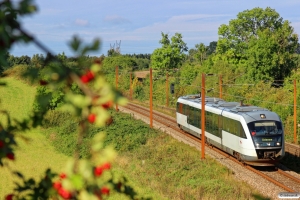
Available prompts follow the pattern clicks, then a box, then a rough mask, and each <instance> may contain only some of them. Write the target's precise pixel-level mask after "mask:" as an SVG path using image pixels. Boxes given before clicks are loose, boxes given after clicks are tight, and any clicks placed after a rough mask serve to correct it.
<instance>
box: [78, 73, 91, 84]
mask: <svg viewBox="0 0 300 200" xmlns="http://www.w3.org/2000/svg"><path fill="white" fill-rule="evenodd" d="M80 79H81V81H82V82H83V83H88V82H89V81H90V80H89V77H88V76H87V75H85V74H84V75H82V76H81V77H80Z"/></svg>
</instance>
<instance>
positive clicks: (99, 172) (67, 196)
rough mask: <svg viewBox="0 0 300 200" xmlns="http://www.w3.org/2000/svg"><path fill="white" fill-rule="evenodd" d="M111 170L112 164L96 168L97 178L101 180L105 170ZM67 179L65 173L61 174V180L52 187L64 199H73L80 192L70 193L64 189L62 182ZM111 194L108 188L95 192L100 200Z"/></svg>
mask: <svg viewBox="0 0 300 200" xmlns="http://www.w3.org/2000/svg"><path fill="white" fill-rule="evenodd" d="M110 168H111V164H110V163H108V162H107V163H104V164H102V165H98V166H96V167H94V176H95V178H99V177H100V176H101V175H102V173H103V172H104V171H105V170H110ZM67 178H68V176H67V175H66V174H65V173H61V174H60V175H59V180H57V181H55V182H54V183H53V185H52V187H53V188H54V189H55V190H56V192H57V193H58V194H59V195H60V196H61V197H62V198H63V199H71V198H72V197H75V196H76V192H78V191H68V190H67V189H65V188H64V187H63V184H62V181H63V180H64V179H67ZM109 193H110V189H109V188H108V187H106V186H103V187H101V189H96V190H94V195H96V196H97V197H98V198H99V199H102V198H101V197H102V195H109Z"/></svg>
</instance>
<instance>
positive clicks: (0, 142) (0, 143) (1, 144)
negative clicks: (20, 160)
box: [0, 140, 4, 148]
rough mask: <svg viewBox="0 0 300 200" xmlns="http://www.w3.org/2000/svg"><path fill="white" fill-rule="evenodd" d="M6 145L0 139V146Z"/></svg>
mask: <svg viewBox="0 0 300 200" xmlns="http://www.w3.org/2000/svg"><path fill="white" fill-rule="evenodd" d="M2 147H4V142H3V141H2V140H0V148H2Z"/></svg>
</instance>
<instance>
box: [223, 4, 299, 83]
mask: <svg viewBox="0 0 300 200" xmlns="http://www.w3.org/2000/svg"><path fill="white" fill-rule="evenodd" d="M297 43H298V37H297V35H296V34H295V33H294V30H293V28H292V27H291V26H290V22H288V21H284V20H283V19H282V17H280V15H279V14H278V13H277V12H276V11H275V10H274V9H271V8H269V7H267V8H266V9H262V8H254V9H252V10H245V11H243V12H240V13H239V14H238V15H237V19H233V20H231V21H230V22H229V25H224V24H223V25H221V26H220V27H219V41H218V44H217V53H218V54H219V55H223V56H224V55H225V56H226V58H227V61H228V62H229V63H231V64H234V65H235V66H236V68H238V67H245V69H244V70H245V72H246V73H247V77H248V78H249V79H251V80H255V79H268V80H282V79H283V78H284V77H286V76H288V75H289V74H290V72H291V70H292V69H294V68H295V66H296V63H295V60H294V59H293V56H292V55H293V53H295V50H296V48H297Z"/></svg>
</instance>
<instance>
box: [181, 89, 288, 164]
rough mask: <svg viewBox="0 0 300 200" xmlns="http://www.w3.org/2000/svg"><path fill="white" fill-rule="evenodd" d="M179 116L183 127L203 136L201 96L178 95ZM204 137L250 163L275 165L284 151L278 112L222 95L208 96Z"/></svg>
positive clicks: (187, 130) (208, 141)
mask: <svg viewBox="0 0 300 200" xmlns="http://www.w3.org/2000/svg"><path fill="white" fill-rule="evenodd" d="M176 119H177V124H178V126H179V127H180V128H181V129H183V130H184V131H186V132H188V133H190V134H193V135H195V136H196V137H199V138H201V97H200V96H199V95H187V96H182V97H179V98H178V100H177V109H176ZM205 138H206V142H207V143H208V144H211V145H213V146H215V147H217V148H219V149H222V150H223V151H225V152H227V153H229V154H231V155H233V156H234V157H236V158H237V159H238V160H240V161H242V162H245V163H247V164H250V165H258V166H267V165H274V164H275V163H276V162H278V160H280V159H281V158H282V157H283V156H284V154H285V152H284V132H283V124H282V122H281V120H280V117H279V116H278V115H277V114H276V113H274V112H272V111H270V110H268V109H265V108H261V107H257V106H249V105H243V104H241V103H238V102H226V101H224V100H222V99H219V98H211V97H206V98H205Z"/></svg>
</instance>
